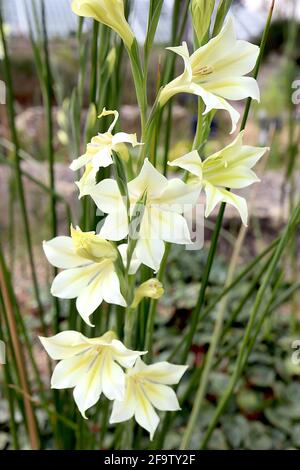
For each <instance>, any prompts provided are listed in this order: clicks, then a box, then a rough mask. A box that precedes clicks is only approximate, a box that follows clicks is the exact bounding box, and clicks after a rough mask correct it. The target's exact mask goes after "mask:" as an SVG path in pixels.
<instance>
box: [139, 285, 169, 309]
mask: <svg viewBox="0 0 300 470" xmlns="http://www.w3.org/2000/svg"><path fill="white" fill-rule="evenodd" d="M163 294H164V288H163V285H162V283H161V282H160V281H159V280H158V279H155V278H153V279H148V281H146V282H143V284H141V285H140V286H139V287H138V288H137V289H136V291H135V294H134V299H133V302H132V304H131V308H136V307H137V306H138V305H139V303H140V302H141V301H142V300H143V299H144V298H145V297H147V298H150V299H156V300H157V299H159V298H160V297H161V296H162V295H163Z"/></svg>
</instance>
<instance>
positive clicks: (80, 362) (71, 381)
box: [51, 352, 94, 389]
mask: <svg viewBox="0 0 300 470" xmlns="http://www.w3.org/2000/svg"><path fill="white" fill-rule="evenodd" d="M93 357H94V355H91V354H90V352H87V353H81V354H78V355H76V356H73V357H69V358H68V359H64V360H62V361H60V362H59V363H58V364H57V366H56V367H55V369H54V371H53V374H52V377H51V387H52V388H57V389H63V388H73V387H75V386H76V385H77V383H78V382H79V381H80V379H81V377H82V376H83V375H84V374H86V372H87V371H88V370H89V367H90V366H91V363H92V360H93Z"/></svg>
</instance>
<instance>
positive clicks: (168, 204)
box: [153, 178, 201, 214]
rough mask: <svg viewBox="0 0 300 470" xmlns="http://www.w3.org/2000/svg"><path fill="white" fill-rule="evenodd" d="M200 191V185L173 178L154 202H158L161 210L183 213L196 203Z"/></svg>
mask: <svg viewBox="0 0 300 470" xmlns="http://www.w3.org/2000/svg"><path fill="white" fill-rule="evenodd" d="M200 191H201V186H200V185H195V184H193V185H192V184H186V183H184V182H183V181H181V180H180V179H178V178H173V179H172V180H170V181H169V183H168V186H167V188H166V189H165V191H164V192H163V193H162V194H161V195H160V197H158V198H156V199H153V203H154V204H158V205H159V209H161V210H164V211H171V212H178V213H180V214H181V213H183V212H184V210H185V208H187V207H188V208H190V206H193V205H195V204H196V202H197V201H198V199H199V195H200Z"/></svg>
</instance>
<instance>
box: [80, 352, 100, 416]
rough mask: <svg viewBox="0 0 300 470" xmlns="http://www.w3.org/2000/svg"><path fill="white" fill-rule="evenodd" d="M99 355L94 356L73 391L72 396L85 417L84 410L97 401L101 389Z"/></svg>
mask: <svg viewBox="0 0 300 470" xmlns="http://www.w3.org/2000/svg"><path fill="white" fill-rule="evenodd" d="M101 365H102V358H101V355H99V356H98V357H96V359H95V360H94V362H93V364H92V366H90V368H89V371H88V372H87V373H86V374H84V375H83V376H82V377H81V379H80V380H79V382H78V383H77V385H76V387H75V388H74V391H73V396H74V399H75V402H76V405H77V406H78V408H79V411H80V413H81V414H82V416H83V417H84V418H86V415H85V412H86V410H87V409H88V408H91V407H92V406H93V405H95V404H96V403H97V401H98V400H99V398H100V395H101V391H102V384H101V374H100V371H101Z"/></svg>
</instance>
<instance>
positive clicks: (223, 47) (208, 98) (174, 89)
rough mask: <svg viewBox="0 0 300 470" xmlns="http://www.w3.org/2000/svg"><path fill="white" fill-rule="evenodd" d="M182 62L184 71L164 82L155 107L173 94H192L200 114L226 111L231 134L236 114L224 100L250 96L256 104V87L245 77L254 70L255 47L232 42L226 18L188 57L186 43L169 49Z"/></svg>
mask: <svg viewBox="0 0 300 470" xmlns="http://www.w3.org/2000/svg"><path fill="white" fill-rule="evenodd" d="M168 49H170V50H171V51H173V52H175V53H176V54H179V55H180V56H181V57H182V58H183V60H184V66H185V69H184V72H183V74H182V75H180V76H179V77H177V78H175V79H174V80H172V81H171V82H170V83H168V84H167V85H166V86H165V87H164V88H163V89H162V91H161V93H160V95H159V104H160V106H164V105H165V104H166V102H167V101H168V100H169V99H170V98H171V97H172V96H174V95H175V94H177V93H192V94H194V95H198V96H200V97H201V98H202V99H203V102H204V104H205V106H206V109H205V111H204V114H207V113H208V112H209V111H211V110H213V109H224V110H226V111H228V113H229V114H230V117H231V120H232V130H231V133H232V132H234V131H235V129H236V124H237V122H238V120H239V117H240V115H239V113H238V112H237V111H236V110H235V109H234V108H233V107H232V106H231V105H230V104H229V103H228V101H227V100H242V99H244V98H247V97H251V98H253V99H255V100H257V101H259V98H260V95H259V88H258V85H257V82H256V80H255V79H254V78H252V77H245V75H246V74H247V73H249V72H251V70H252V69H253V68H254V66H255V63H256V60H257V57H258V54H259V47H258V46H255V45H254V44H251V43H249V42H247V41H241V40H237V39H236V35H235V29H234V22H233V19H232V18H230V19H229V20H228V21H227V22H226V24H225V25H224V27H223V29H222V30H221V32H220V33H219V34H218V35H217V36H216V37H214V38H213V39H211V40H210V41H209V42H208V43H207V44H205V45H204V46H202V47H200V48H199V49H197V50H196V51H195V52H194V53H193V54H192V55H191V56H190V55H189V51H188V48H187V45H186V43H185V42H184V43H183V44H182V46H178V47H169V48H168Z"/></svg>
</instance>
